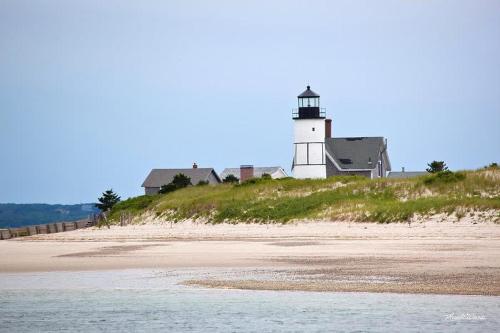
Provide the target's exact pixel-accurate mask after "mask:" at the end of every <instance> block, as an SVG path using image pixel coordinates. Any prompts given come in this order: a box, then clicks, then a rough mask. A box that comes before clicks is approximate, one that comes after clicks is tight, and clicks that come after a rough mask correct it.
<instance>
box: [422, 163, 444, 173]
mask: <svg viewBox="0 0 500 333" xmlns="http://www.w3.org/2000/svg"><path fill="white" fill-rule="evenodd" d="M427 165H428V166H429V167H428V168H427V169H425V170H426V171H427V172H429V173H438V172H442V171H448V167H447V166H446V163H444V162H443V161H432V162H431V163H428V164H427Z"/></svg>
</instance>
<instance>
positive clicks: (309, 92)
mask: <svg viewBox="0 0 500 333" xmlns="http://www.w3.org/2000/svg"><path fill="white" fill-rule="evenodd" d="M297 97H299V98H301V97H319V95H318V94H317V93H315V92H314V91H312V90H311V87H310V86H307V89H306V90H304V92H303V93H302V94H300V95H299V96H297Z"/></svg>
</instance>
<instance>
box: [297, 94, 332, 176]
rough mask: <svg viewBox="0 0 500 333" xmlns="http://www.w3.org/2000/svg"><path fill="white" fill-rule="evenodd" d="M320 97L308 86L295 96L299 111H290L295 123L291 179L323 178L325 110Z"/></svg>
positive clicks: (324, 172) (324, 163) (324, 174)
mask: <svg viewBox="0 0 500 333" xmlns="http://www.w3.org/2000/svg"><path fill="white" fill-rule="evenodd" d="M319 98H320V96H319V95H318V94H317V93H315V92H314V91H312V90H311V87H310V86H307V89H306V90H305V91H304V92H303V93H302V94H300V95H299V96H297V99H298V108H297V109H294V110H293V111H292V117H293V122H294V142H293V145H294V158H293V165H292V173H293V177H294V178H326V160H325V133H326V132H325V115H326V111H325V109H322V108H320V101H319Z"/></svg>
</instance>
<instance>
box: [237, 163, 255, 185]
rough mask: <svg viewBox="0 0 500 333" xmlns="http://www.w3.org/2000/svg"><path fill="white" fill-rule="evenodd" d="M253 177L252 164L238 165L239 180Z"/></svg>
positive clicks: (242, 180)
mask: <svg viewBox="0 0 500 333" xmlns="http://www.w3.org/2000/svg"><path fill="white" fill-rule="evenodd" d="M250 178H253V165H241V166H240V182H242V183H243V182H244V181H245V180H248V179H250Z"/></svg>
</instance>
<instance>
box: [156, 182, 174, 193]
mask: <svg viewBox="0 0 500 333" xmlns="http://www.w3.org/2000/svg"><path fill="white" fill-rule="evenodd" d="M175 190H177V186H175V184H173V183H170V184H166V185H162V186H161V187H160V191H159V193H160V194H167V193H170V192H173V191H175Z"/></svg>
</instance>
